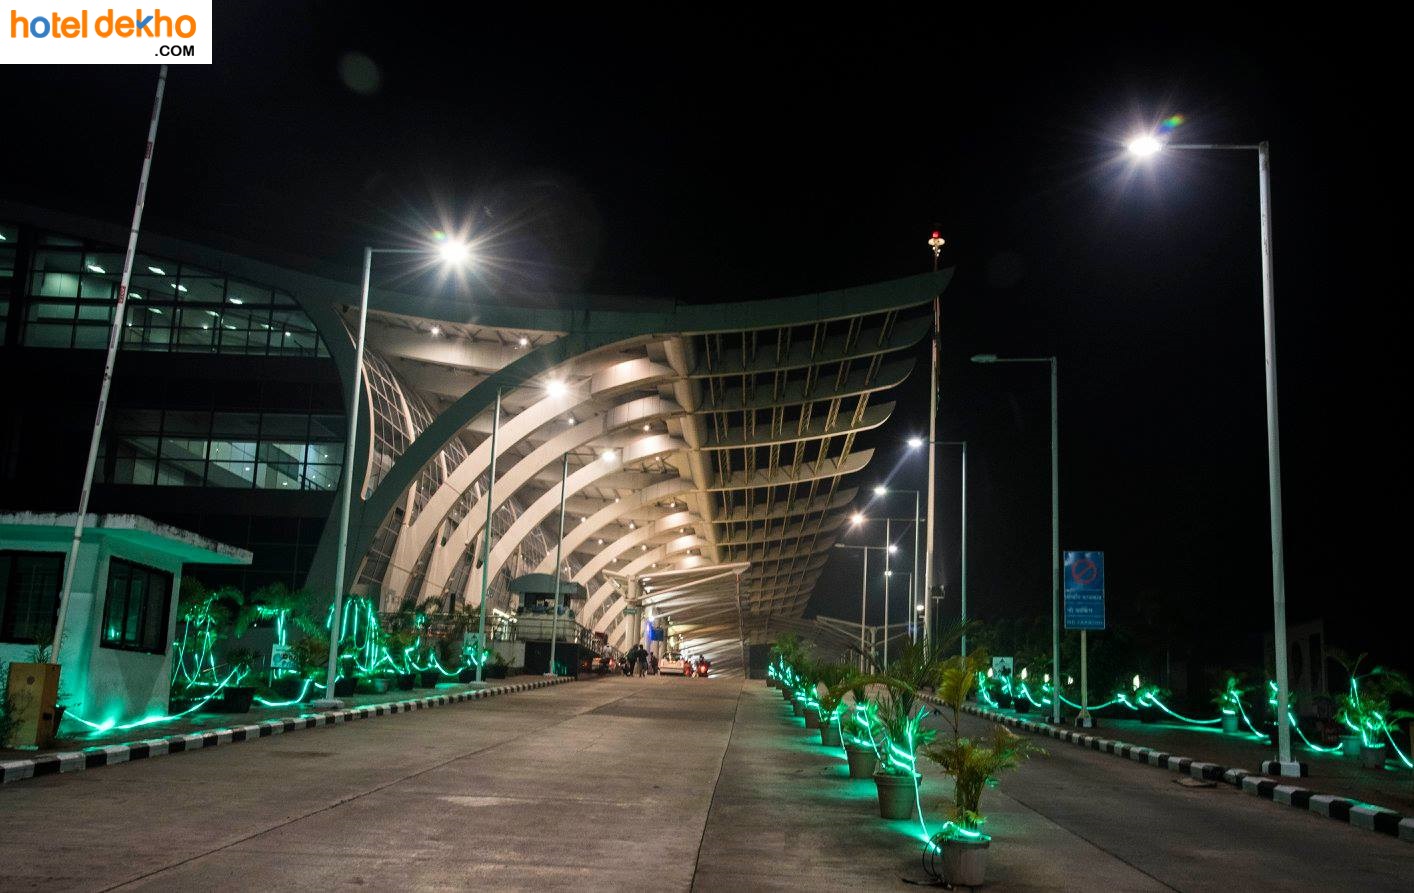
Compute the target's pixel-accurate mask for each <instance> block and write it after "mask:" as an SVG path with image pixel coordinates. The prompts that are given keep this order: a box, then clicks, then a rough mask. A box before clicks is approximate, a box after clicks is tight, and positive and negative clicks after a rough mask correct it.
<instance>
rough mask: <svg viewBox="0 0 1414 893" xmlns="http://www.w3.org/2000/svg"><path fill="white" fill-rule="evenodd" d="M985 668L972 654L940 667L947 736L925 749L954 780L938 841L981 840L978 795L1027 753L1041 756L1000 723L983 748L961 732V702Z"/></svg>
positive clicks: (982, 819) (982, 657)
mask: <svg viewBox="0 0 1414 893" xmlns="http://www.w3.org/2000/svg"><path fill="white" fill-rule="evenodd" d="M986 666H987V656H986V655H985V654H983V653H980V652H975V651H974V652H973V653H971V654H968V655H966V656H956V657H952V658H949V659H948V661H947V662H946V664H945V665H944V666H943V668H942V672H941V685H940V686H939V687H938V699H939V700H940V701H942V703H943V704H944V706H945V707H946V708H947V711H946V712H944V713H943V716H944V718H945V719H946V721H947V722H948V726H949V728H948V734H947V735H946V736H945V737H944V738H943V739H942V740H940V741H938V742H937V743H936V744H933V745H932V746H931V747H929V748H928V749H927V750H926V751H925V755H926V756H927V757H928V758H929V759H930V760H932V761H933V762H935V763H937V764H938V765H939V766H941V767H942V769H943V771H944V772H946V773H947V774H948V775H950V776H952V779H953V802H952V809H951V820H950V821H949V823H948V826H947V827H946V828H945V829H944V830H943V831H942V832H941V833H940V834H939V835H938V836H941V837H962V838H968V839H978V838H985V835H983V834H982V831H981V829H982V825H983V823H984V822H985V821H986V818H985V816H983V814H982V807H981V803H982V791H983V790H984V789H985V788H987V787H995V786H996V784H997V776H998V775H1000V774H1001V773H1002V772H1005V771H1007V770H1008V769H1013V768H1015V767H1016V766H1017V765H1018V764H1019V763H1020V762H1021V761H1022V760H1023V759H1026V758H1027V757H1029V756H1030V755H1031V754H1033V753H1045V751H1043V750H1041V749H1040V748H1038V747H1036V746H1035V745H1034V744H1032V743H1031V740H1030V739H1029V738H1023V737H1021V736H1019V735H1014V734H1012V732H1011V731H1010V730H1008V729H1007V728H1006V727H1005V726H1001V725H996V724H994V725H993V727H992V734H991V738H990V740H989V741H988V742H987V743H986V744H980V743H978V742H977V741H975V740H973V739H971V738H968V737H966V736H964V735H963V734H962V708H963V704H964V703H965V702H966V701H967V696H968V694H969V693H970V692H971V691H972V687H973V685H975V684H976V681H977V677H978V674H979V673H981V672H982V671H983V669H984V668H985V667H986Z"/></svg>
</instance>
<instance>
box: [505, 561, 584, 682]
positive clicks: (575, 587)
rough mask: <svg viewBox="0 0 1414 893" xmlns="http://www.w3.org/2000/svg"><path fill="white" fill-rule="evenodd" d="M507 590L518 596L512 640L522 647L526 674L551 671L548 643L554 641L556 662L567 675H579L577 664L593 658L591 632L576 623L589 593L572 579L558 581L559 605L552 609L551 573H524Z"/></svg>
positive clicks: (553, 592)
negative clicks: (514, 638)
mask: <svg viewBox="0 0 1414 893" xmlns="http://www.w3.org/2000/svg"><path fill="white" fill-rule="evenodd" d="M510 591H511V593H512V594H513V595H516V596H518V597H519V602H520V604H519V605H518V606H517V607H516V612H515V621H514V623H512V624H511V627H512V629H514V630H515V633H514V635H515V637H516V639H518V640H519V641H521V642H523V643H524V644H525V672H527V673H531V674H536V673H549V672H550V640H551V638H552V637H553V638H554V640H555V663H556V665H558V666H559V667H561V668H562V670H563V672H564V673H565V674H566V675H570V676H578V675H579V670H580V661H581V660H582V659H584V658H585V657H592V656H593V654H594V652H593V649H592V648H591V647H590V638H591V635H590V632H589V631H588V630H587V629H585V628H584V627H583V626H582V625H580V623H579V614H580V611H582V610H583V608H584V603H585V600H586V599H587V598H588V597H589V593H588V592H587V591H586V590H585V588H584V586H582V585H581V584H579V583H575V582H573V581H571V580H561V581H560V606H559V611H558V613H557V612H556V609H555V576H554V574H523V575H522V576H519V577H516V578H515V579H514V580H512V581H511V584H510Z"/></svg>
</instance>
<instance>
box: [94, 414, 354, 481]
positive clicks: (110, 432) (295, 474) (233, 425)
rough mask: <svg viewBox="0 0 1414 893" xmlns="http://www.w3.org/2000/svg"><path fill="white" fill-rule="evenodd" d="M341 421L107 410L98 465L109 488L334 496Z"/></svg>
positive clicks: (319, 417)
mask: <svg viewBox="0 0 1414 893" xmlns="http://www.w3.org/2000/svg"><path fill="white" fill-rule="evenodd" d="M343 426H344V416H342V415H315V414H309V413H275V412H219V411H218V412H210V411H206V410H191V409H167V410H161V409H114V410H113V412H112V415H111V416H110V418H109V423H108V429H107V434H106V436H105V437H104V441H103V446H102V448H101V449H102V453H101V456H100V459H99V464H98V467H99V473H100V474H101V475H102V478H101V480H103V481H104V482H105V483H109V484H137V485H147V486H153V485H156V486H159V487H203V486H205V487H220V488H240V489H251V488H255V489H265V490H333V489H334V488H335V486H337V484H338V481H339V470H340V468H341V466H342V464H343V458H344V444H343V440H344V429H343Z"/></svg>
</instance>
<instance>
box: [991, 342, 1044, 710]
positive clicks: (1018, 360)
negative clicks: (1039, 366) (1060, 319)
mask: <svg viewBox="0 0 1414 893" xmlns="http://www.w3.org/2000/svg"><path fill="white" fill-rule="evenodd" d="M972 362H974V363H1047V364H1049V366H1050V369H1051V678H1052V679H1054V680H1056V686H1057V687H1056V691H1060V687H1059V686H1060V679H1061V673H1060V608H1061V603H1060V568H1061V555H1060V425H1059V420H1058V417H1059V415H1060V405H1059V398H1058V394H1059V390H1058V387H1057V383H1056V382H1057V374H1056V358H1055V357H998V356H997V355H996V354H993V353H979V354H977V355H976V356H974V357H973V358H972ZM1051 722H1052V723H1055V724H1057V725H1059V724H1060V698H1059V697H1053V698H1051Z"/></svg>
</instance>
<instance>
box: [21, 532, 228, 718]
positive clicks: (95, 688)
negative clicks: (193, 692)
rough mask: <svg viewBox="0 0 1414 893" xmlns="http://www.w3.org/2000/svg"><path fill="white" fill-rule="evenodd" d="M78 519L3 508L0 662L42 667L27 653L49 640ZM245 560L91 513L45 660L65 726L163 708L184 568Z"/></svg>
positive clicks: (190, 536) (203, 542)
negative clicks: (55, 674)
mask: <svg viewBox="0 0 1414 893" xmlns="http://www.w3.org/2000/svg"><path fill="white" fill-rule="evenodd" d="M77 517H78V516H77V514H75V513H73V512H70V513H68V514H63V515H59V514H36V513H30V512H19V513H13V514H0V663H11V662H13V663H17V664H30V665H37V666H45V665H44V664H35V662H34V660H33V658H34V657H35V656H36V655H35V653H34V652H35V648H36V644H37V643H48V642H50V641H52V640H53V638H54V625H55V623H56V622H57V619H58V618H57V614H58V602H59V590H60V588H61V586H62V583H63V579H64V563H65V562H66V561H68V558H69V555H68V553H69V546H70V541H71V539H72V537H73V532H74V521H75V520H76V519H77ZM250 562H251V554H250V553H249V552H247V551H245V550H244V549H235V548H232V547H230V546H226V545H223V544H221V543H216V542H212V541H211V540H208V539H205V538H204V537H200V536H197V535H196V534H194V533H190V532H188V531H185V530H179V529H177V528H175V527H169V526H167V525H165V524H158V523H157V522H155V521H152V520H149V519H147V518H143V517H141V516H138V515H117V514H113V515H96V514H90V515H88V516H87V517H86V518H85V519H84V530H83V539H82V541H81V542H80V545H79V552H78V560H77V563H76V564H75V566H74V580H73V587H72V591H71V592H70V595H69V599H70V601H69V608H68V611H67V612H66V614H65V618H64V630H63V633H62V635H61V636H60V638H59V645H58V647H57V648H55V649H54V651H55V652H57V653H56V654H54V655H53V656H52V657H50V660H51V661H53V662H55V663H57V664H58V665H59V678H58V680H57V692H56V693H57V696H58V703H59V705H60V706H62V707H63V708H64V710H65V711H66V719H65V728H75V729H77V728H80V727H91V726H94V725H97V726H100V727H102V726H111V725H113V724H115V723H120V722H125V721H131V720H136V719H141V718H143V717H146V716H149V715H159V716H160V715H161V714H163V713H165V712H166V711H167V699H168V694H169V692H170V689H171V675H172V639H173V635H174V631H175V627H176V623H177V594H178V592H179V591H180V588H181V582H182V568H183V566H184V565H187V564H250ZM30 675H31V676H32V675H34V674H33V672H32V673H31V674H30ZM35 706H36V707H38V705H37V704H36V705H35ZM56 719H57V717H56ZM85 721H86V722H87V723H88V724H89V726H83V722H85ZM41 731H47V732H49V733H51V734H52V732H53V731H54V729H53V727H52V726H51V727H50V728H49V729H47V730H41Z"/></svg>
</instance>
